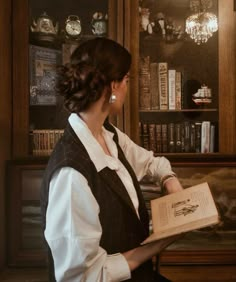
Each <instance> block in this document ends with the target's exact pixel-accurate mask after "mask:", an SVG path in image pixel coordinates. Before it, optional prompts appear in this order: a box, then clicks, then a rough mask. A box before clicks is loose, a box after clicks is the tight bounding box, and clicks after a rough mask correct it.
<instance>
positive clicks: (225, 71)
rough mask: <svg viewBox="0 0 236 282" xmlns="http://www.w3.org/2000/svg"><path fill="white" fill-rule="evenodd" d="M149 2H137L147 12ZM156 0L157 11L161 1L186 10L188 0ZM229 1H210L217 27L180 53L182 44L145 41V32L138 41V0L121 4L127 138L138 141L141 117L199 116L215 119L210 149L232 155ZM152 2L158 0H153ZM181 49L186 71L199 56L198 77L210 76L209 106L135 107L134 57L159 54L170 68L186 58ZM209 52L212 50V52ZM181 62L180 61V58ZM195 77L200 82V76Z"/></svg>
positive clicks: (235, 116) (234, 125)
mask: <svg viewBox="0 0 236 282" xmlns="http://www.w3.org/2000/svg"><path fill="white" fill-rule="evenodd" d="M154 2H155V1H141V4H142V3H144V4H145V3H146V7H148V5H149V7H150V15H151V13H152V12H153V6H155V5H154V4H153V3H154ZM161 2H164V4H163V5H162V9H163V11H164V6H168V7H170V6H171V5H172V7H173V9H174V11H175V10H176V11H177V12H179V10H180V9H179V10H178V9H177V8H176V7H178V6H180V8H183V7H184V8H185V9H186V5H187V7H188V5H189V1H168V3H166V2H165V1H159V3H161ZM233 2H234V1H233V0H231V1H229V3H228V4H227V6H226V5H225V4H224V2H223V1H222V0H219V1H214V4H215V5H216V8H217V13H218V23H219V30H218V32H217V33H216V34H214V35H213V37H212V38H210V39H209V41H208V42H207V43H205V46H197V45H196V47H199V48H198V49H197V48H195V46H193V44H189V45H188V46H189V47H191V46H193V47H194V49H195V53H194V51H193V50H189V49H186V50H185V51H184V52H183V53H182V54H181V55H179V56H181V57H178V54H180V53H181V52H177V51H176V50H175V49H178V48H180V44H184V43H179V42H176V43H169V44H165V46H164V47H163V46H161V45H164V44H163V43H162V44H159V45H158V42H157V41H156V42H155V39H153V38H154V37H155V36H153V35H152V36H151V35H150V36H149V39H150V40H149V42H148V39H147V38H148V36H146V43H144V44H143V39H142V38H141V32H140V26H139V25H140V19H139V18H138V17H137V15H138V14H139V3H138V1H132V4H131V5H130V3H126V5H127V7H126V9H125V10H126V14H125V28H126V31H125V40H124V44H125V46H126V47H127V48H129V49H130V50H131V52H132V54H133V65H132V69H131V82H130V93H129V97H128V102H127V104H128V109H130V111H128V112H127V114H126V120H127V122H126V123H125V126H126V127H125V128H126V131H127V132H128V133H129V134H130V136H131V137H132V139H133V140H135V141H136V142H140V136H139V135H140V133H139V122H140V121H143V120H144V122H145V121H148V122H156V123H158V122H164V121H165V122H168V121H171V120H172V121H175V120H178V119H181V118H182V119H183V120H184V119H186V118H185V117H184V116H189V117H190V118H191V119H193V120H194V119H196V120H198V119H199V117H200V119H201V120H212V121H215V122H216V123H217V127H218V134H217V136H216V143H217V146H216V147H217V148H216V150H215V153H226V154H233V153H235V152H236V144H235V142H234V140H235V137H236V136H235V134H236V133H235V132H236V82H235V77H236V70H235V66H236V46H235V33H236V31H235V26H236V25H235V22H236V13H235V10H234V9H235V8H234V5H233ZM155 3H156V4H158V3H157V1H156V2H155ZM151 5H152V6H151ZM144 7H145V6H144ZM159 11H162V10H159ZM165 12H167V13H169V14H170V15H171V16H172V17H174V12H173V11H170V10H169V11H168V10H165ZM226 35H227V39H226ZM214 36H215V38H214ZM211 40H212V41H211ZM145 44H146V46H145V48H146V49H145V50H144V47H143V45H145ZM214 44H215V45H214ZM147 45H149V46H147ZM140 46H141V47H140ZM158 47H159V49H158ZM160 48H162V49H160ZM181 48H182V47H181ZM163 49H164V51H165V56H163V53H164V52H163ZM192 49H193V48H192ZM174 51H175V52H174ZM148 52H149V53H148ZM154 52H155V53H154ZM166 53H167V55H166ZM187 53H191V56H192V57H190V60H192V61H193V67H192V68H193V69H191V62H188V64H190V66H189V67H188V72H190V71H191V72H192V73H194V71H195V69H194V62H195V65H196V63H198V61H199V64H200V63H201V64H202V65H201V68H202V69H201V68H199V73H198V77H201V76H202V77H204V76H205V80H206V81H211V84H212V85H210V86H209V87H212V88H214V94H213V95H214V96H213V99H214V100H215V101H213V103H212V106H211V107H210V108H209V107H208V108H205V109H201V108H198V109H181V110H180V111H171V110H167V111H158V110H157V111H152V110H151V111H140V110H139V109H140V101H139V99H140V88H139V60H140V57H141V55H143V54H144V55H146V56H147V55H149V56H151V57H152V59H153V57H154V59H153V61H155V60H157V61H158V60H159V59H160V60H166V61H168V63H170V66H171V67H172V68H175V67H179V66H180V67H181V60H183V62H184V60H185V58H189V57H187V56H188V54H187ZM207 53H208V55H207ZM212 53H215V55H214V54H212ZM168 54H169V56H168ZM176 54H177V55H176ZM175 55H176V56H177V58H176V57H175ZM155 56H156V58H155ZM195 56H196V58H195ZM197 56H201V57H197ZM203 56H205V58H206V59H202V57H203ZM204 60H209V62H206V64H205V66H204V62H203V61H204ZM216 61H217V62H216ZM171 64H172V65H171ZM182 65H184V63H183V64H182ZM197 67H198V66H197ZM188 74H189V73H188ZM188 74H187V75H188ZM201 80H203V82H204V79H201ZM181 116H182V117H181ZM195 116H196V118H195Z"/></svg>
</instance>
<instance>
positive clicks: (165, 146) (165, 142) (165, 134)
mask: <svg viewBox="0 0 236 282" xmlns="http://www.w3.org/2000/svg"><path fill="white" fill-rule="evenodd" d="M161 140H162V142H161V143H162V153H167V152H168V130H167V124H165V123H163V124H161Z"/></svg>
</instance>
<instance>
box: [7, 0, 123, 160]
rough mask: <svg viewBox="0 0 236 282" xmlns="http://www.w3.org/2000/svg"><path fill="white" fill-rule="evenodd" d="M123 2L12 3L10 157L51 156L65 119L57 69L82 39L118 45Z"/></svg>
mask: <svg viewBox="0 0 236 282" xmlns="http://www.w3.org/2000/svg"><path fill="white" fill-rule="evenodd" d="M122 3H123V0H103V1H91V0H83V1H75V0H69V1H64V0H61V1H36V0H29V1H28V0H24V1H21V0H14V1H13V6H12V8H13V144H12V146H13V150H12V151H13V157H14V158H18V157H28V156H37V157H38V156H48V155H49V154H50V152H51V151H52V148H53V146H54V144H55V143H56V141H57V140H58V138H59V137H60V136H61V134H62V133H63V128H64V127H65V123H66V120H67V117H68V113H67V112H66V111H65V110H64V109H63V105H62V101H60V99H59V98H58V96H57V94H56V91H55V83H56V79H57V77H56V66H57V65H58V64H59V65H60V64H66V63H67V62H68V60H69V57H70V55H71V53H72V52H73V50H74V49H75V48H76V47H77V46H78V45H79V44H80V43H81V42H83V41H84V40H88V39H91V38H94V37H98V36H103V37H110V38H113V39H115V40H118V41H120V42H121V41H122V34H123V33H122V31H121V30H122V28H123V25H122V20H121V18H122V16H123V15H122V13H121V12H120V11H123V10H122V9H123V6H122ZM120 31H121V32H120ZM121 43H122V42H121Z"/></svg>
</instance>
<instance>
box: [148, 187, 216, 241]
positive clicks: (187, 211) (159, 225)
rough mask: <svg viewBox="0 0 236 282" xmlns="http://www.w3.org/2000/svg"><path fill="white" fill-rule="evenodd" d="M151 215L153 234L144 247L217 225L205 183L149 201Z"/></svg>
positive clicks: (213, 204) (209, 193) (213, 206)
mask: <svg viewBox="0 0 236 282" xmlns="http://www.w3.org/2000/svg"><path fill="white" fill-rule="evenodd" d="M151 211H152V222H153V234H151V235H150V236H149V237H148V238H147V239H146V240H145V241H144V242H143V243H148V242H151V241H154V240H158V239H161V238H165V237H168V236H172V235H175V234H179V233H183V232H187V231H191V230H194V229H197V228H202V227H206V226H208V225H211V224H216V223H217V222H218V221H219V216H218V211H217V209H216V206H215V202H214V199H213V197H212V194H211V191H210V188H209V186H208V184H207V183H202V184H199V185H196V186H192V187H190V188H186V189H184V190H183V191H180V192H177V193H173V194H170V195H167V196H164V197H162V198H158V199H155V200H152V201H151Z"/></svg>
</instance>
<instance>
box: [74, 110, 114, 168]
mask: <svg viewBox="0 0 236 282" xmlns="http://www.w3.org/2000/svg"><path fill="white" fill-rule="evenodd" d="M69 123H70V125H71V127H72V128H73V130H74V132H75V133H76V135H77V136H78V138H79V139H80V141H81V142H82V144H83V145H84V147H85V149H86V151H87V153H88V155H89V157H90V158H91V160H92V162H93V163H94V165H95V167H96V169H97V171H98V172H99V171H101V170H102V169H104V168H105V167H109V168H110V169H112V170H116V169H118V162H117V161H116V159H117V158H118V151H117V147H116V145H115V142H114V141H113V136H114V134H113V133H112V132H110V131H108V130H106V129H105V127H102V134H103V137H104V139H105V142H106V144H107V147H108V149H109V151H110V153H111V155H112V156H108V155H106V154H105V152H104V151H103V149H102V147H101V145H100V144H99V143H98V141H97V140H96V138H95V137H94V136H93V134H92V132H91V130H90V129H89V128H88V126H87V124H86V123H85V122H84V121H83V120H82V119H81V118H80V117H79V116H78V115H77V114H75V113H72V114H71V115H70V116H69Z"/></svg>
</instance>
